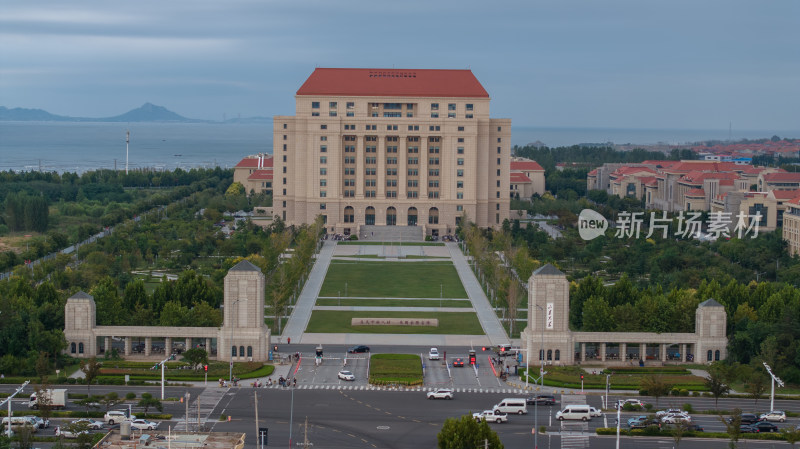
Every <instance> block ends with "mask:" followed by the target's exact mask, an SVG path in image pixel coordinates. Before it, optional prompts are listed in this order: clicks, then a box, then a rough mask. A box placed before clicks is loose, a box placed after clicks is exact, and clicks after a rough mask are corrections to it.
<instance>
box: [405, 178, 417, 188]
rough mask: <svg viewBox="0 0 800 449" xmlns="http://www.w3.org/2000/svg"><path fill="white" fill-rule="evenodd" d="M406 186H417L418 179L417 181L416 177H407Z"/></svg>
mask: <svg viewBox="0 0 800 449" xmlns="http://www.w3.org/2000/svg"><path fill="white" fill-rule="evenodd" d="M408 187H419V181H417V180H416V179H409V180H408Z"/></svg>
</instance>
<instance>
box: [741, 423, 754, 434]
mask: <svg viewBox="0 0 800 449" xmlns="http://www.w3.org/2000/svg"><path fill="white" fill-rule="evenodd" d="M739 433H758V428H757V427H755V426H751V425H750V424H740V425H739Z"/></svg>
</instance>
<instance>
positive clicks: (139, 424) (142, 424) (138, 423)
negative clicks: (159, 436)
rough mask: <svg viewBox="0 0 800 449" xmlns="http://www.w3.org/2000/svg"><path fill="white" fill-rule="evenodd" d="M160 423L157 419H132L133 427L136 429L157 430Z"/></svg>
mask: <svg viewBox="0 0 800 449" xmlns="http://www.w3.org/2000/svg"><path fill="white" fill-rule="evenodd" d="M158 424H159V423H157V422H155V421H148V420H146V419H134V420H133V421H131V428H133V429H136V430H156V429H157V428H158Z"/></svg>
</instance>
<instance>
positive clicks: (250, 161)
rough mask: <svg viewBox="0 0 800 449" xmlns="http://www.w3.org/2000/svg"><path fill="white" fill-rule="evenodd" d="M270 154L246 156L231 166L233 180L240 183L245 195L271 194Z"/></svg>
mask: <svg viewBox="0 0 800 449" xmlns="http://www.w3.org/2000/svg"><path fill="white" fill-rule="evenodd" d="M272 177H273V174H272V155H271V154H257V155H253V156H247V157H246V158H244V159H242V160H241V161H239V163H238V164H236V166H235V167H234V168H233V182H238V183H241V184H242V185H243V186H244V191H245V193H246V194H247V195H251V194H254V193H256V194H258V193H266V194H268V195H272Z"/></svg>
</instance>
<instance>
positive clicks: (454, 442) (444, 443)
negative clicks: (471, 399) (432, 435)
mask: <svg viewBox="0 0 800 449" xmlns="http://www.w3.org/2000/svg"><path fill="white" fill-rule="evenodd" d="M436 439H437V441H438V444H437V446H436V447H437V448H438V449H479V448H483V447H489V448H490V449H503V443H501V442H500V437H499V436H497V432H495V431H494V430H492V429H491V428H490V427H489V424H487V423H486V421H481V422H477V421H475V419H474V418H473V417H472V415H471V414H468V415H464V416H462V417H461V418H458V419H456V418H447V419H446V420H445V421H444V425H443V426H442V430H441V431H440V432H439V434H438V435H437V436H436ZM487 440H488V443H489V445H488V446H486V444H485V442H486V441H487Z"/></svg>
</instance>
